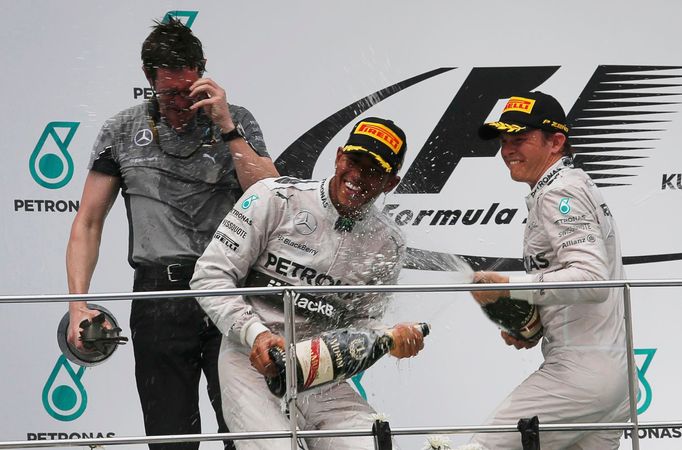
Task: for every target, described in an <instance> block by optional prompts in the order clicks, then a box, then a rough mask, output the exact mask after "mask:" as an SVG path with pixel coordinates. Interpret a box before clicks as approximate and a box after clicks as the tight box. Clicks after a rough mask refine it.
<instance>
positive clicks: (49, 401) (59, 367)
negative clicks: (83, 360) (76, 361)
mask: <svg viewBox="0 0 682 450" xmlns="http://www.w3.org/2000/svg"><path fill="white" fill-rule="evenodd" d="M84 372H85V367H78V371H75V370H74V369H73V367H71V364H70V363H69V361H68V360H67V359H66V357H65V356H64V355H62V356H60V357H59V359H57V362H56V363H55V365H54V368H53V369H52V373H50V376H49V377H47V381H46V382H45V386H44V387H43V396H42V400H43V407H44V408H45V411H47V413H48V414H49V415H50V416H52V417H53V418H54V419H57V420H59V421H62V422H69V421H71V420H76V419H78V418H79V417H80V416H81V415H83V412H85V408H86V407H87V406H88V394H87V392H85V387H84V386H83V383H81V377H82V376H83V373H84Z"/></svg>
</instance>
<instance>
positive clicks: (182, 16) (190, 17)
mask: <svg viewBox="0 0 682 450" xmlns="http://www.w3.org/2000/svg"><path fill="white" fill-rule="evenodd" d="M197 14H199V11H168V12H167V13H166V15H165V16H163V21H162V22H163V23H168V21H169V20H170V19H171V18H173V19H176V20H179V21H180V22H182V23H183V24H185V26H186V27H187V28H192V24H193V23H194V20H195V19H196V18H197Z"/></svg>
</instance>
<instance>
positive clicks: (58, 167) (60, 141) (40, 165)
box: [28, 122, 80, 189]
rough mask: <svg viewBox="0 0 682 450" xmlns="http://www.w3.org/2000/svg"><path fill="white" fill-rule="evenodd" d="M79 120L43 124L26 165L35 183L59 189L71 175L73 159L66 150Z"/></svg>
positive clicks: (66, 182)
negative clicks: (41, 132)
mask: <svg viewBox="0 0 682 450" xmlns="http://www.w3.org/2000/svg"><path fill="white" fill-rule="evenodd" d="M78 125H80V123H79V122H50V123H48V124H47V125H46V126H45V130H43V134H42V135H41V136H40V139H38V143H37V144H36V147H35V149H33V152H32V153H31V157H30V158H29V161H28V167H29V170H30V172H31V176H32V177H33V179H34V180H35V182H36V183H38V184H39V185H41V186H42V187H44V188H47V189H59V188H61V187H63V186H65V185H66V184H68V182H69V181H71V177H72V176H73V159H71V155H70V154H69V152H68V150H67V149H68V147H69V144H70V143H71V140H72V139H73V136H74V135H75V134H76V130H77V129H78Z"/></svg>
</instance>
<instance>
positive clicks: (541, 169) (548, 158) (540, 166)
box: [500, 130, 566, 188]
mask: <svg viewBox="0 0 682 450" xmlns="http://www.w3.org/2000/svg"><path fill="white" fill-rule="evenodd" d="M565 141H566V136H564V135H563V134H561V133H553V134H550V135H549V136H545V134H544V133H543V132H542V131H540V130H531V131H527V132H525V133H519V134H511V133H502V134H501V135H500V144H501V151H500V153H501V155H502V159H504V163H505V164H506V165H507V168H509V173H510V175H511V177H512V180H514V181H519V182H523V183H527V184H528V185H530V187H531V188H532V187H533V186H535V184H536V183H537V182H538V180H540V178H541V177H542V174H543V173H545V172H546V171H547V169H549V168H550V167H551V166H552V164H554V163H555V162H557V161H558V160H559V159H561V157H562V147H563V145H564V142H565Z"/></svg>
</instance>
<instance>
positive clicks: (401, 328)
mask: <svg viewBox="0 0 682 450" xmlns="http://www.w3.org/2000/svg"><path fill="white" fill-rule="evenodd" d="M391 337H392V338H393V347H391V356H395V357H396V358H410V357H412V356H416V355H417V353H419V351H420V350H422V349H423V348H424V336H423V335H422V332H421V330H420V329H419V324H417V323H399V324H397V325H395V326H394V327H393V328H391Z"/></svg>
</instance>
